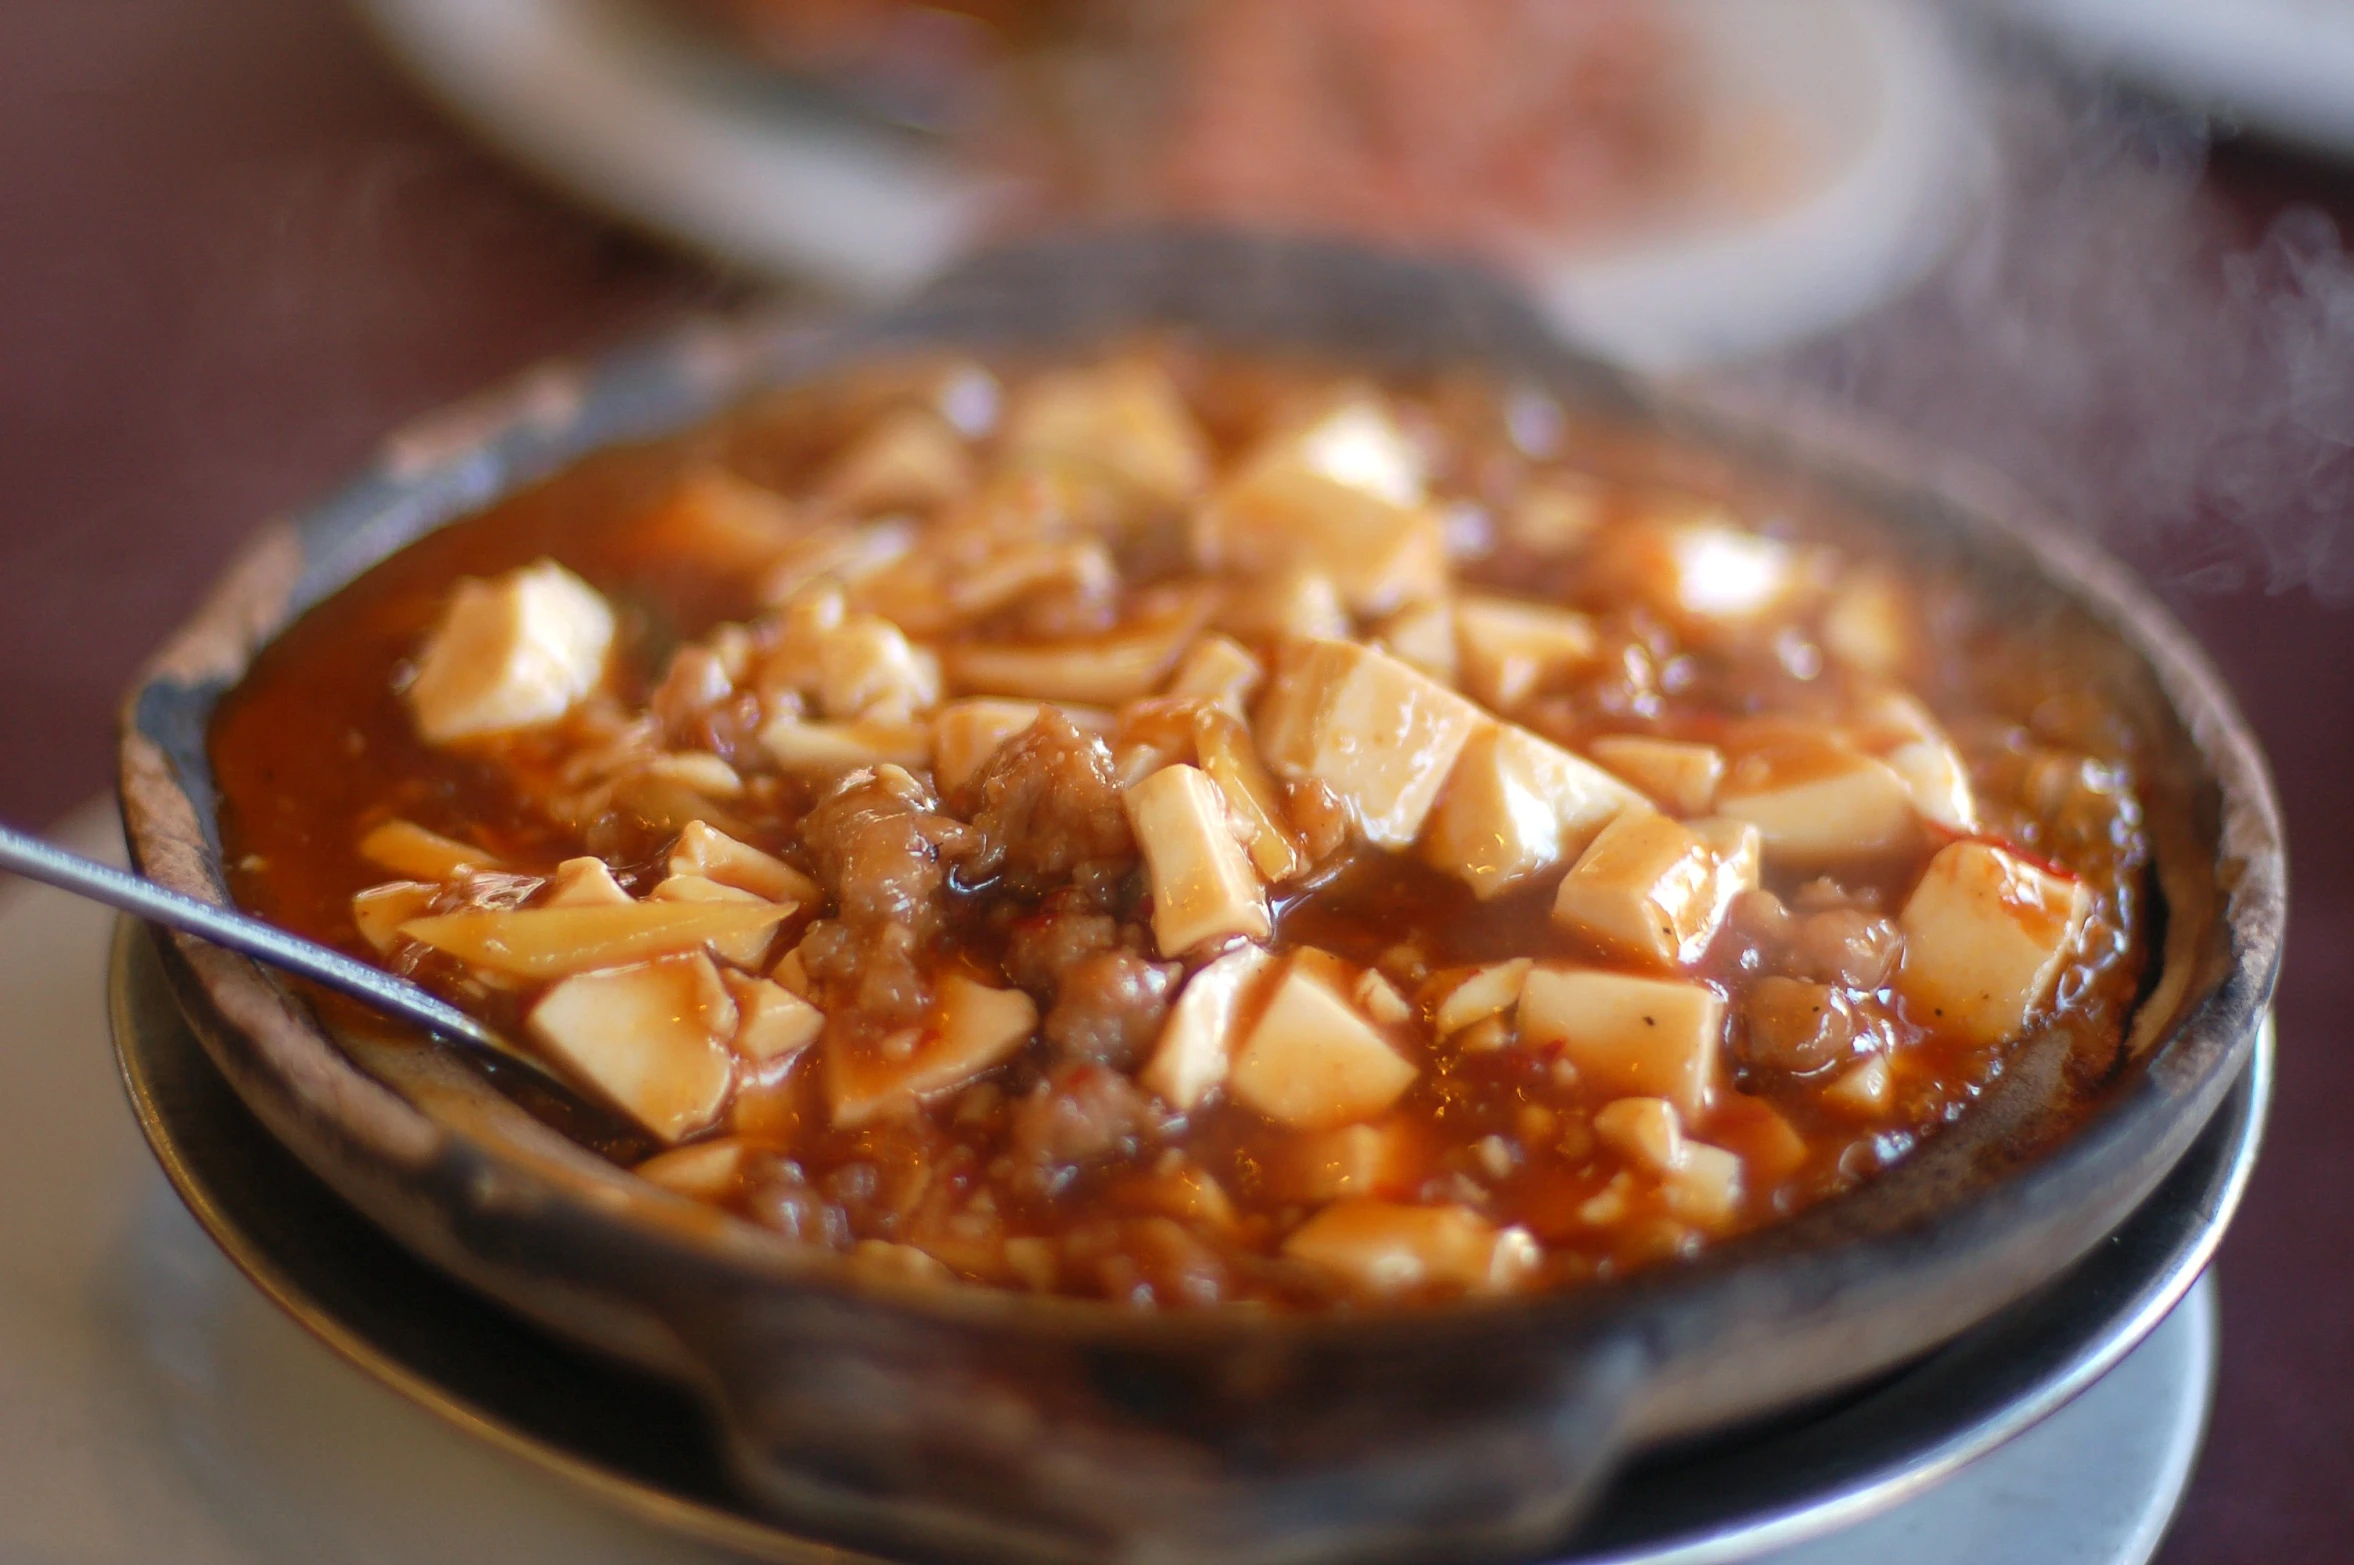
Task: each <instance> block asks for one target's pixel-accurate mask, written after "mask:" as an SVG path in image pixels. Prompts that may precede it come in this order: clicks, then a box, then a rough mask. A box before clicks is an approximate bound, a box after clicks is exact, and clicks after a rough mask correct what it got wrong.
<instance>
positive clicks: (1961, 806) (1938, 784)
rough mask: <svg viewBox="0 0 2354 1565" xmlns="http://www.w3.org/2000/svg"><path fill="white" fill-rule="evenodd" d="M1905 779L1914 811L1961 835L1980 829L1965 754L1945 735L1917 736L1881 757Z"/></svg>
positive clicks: (1931, 821) (1889, 767) (1975, 798)
mask: <svg viewBox="0 0 2354 1565" xmlns="http://www.w3.org/2000/svg"><path fill="white" fill-rule="evenodd" d="M1881 759H1882V760H1884V761H1885V762H1887V764H1888V769H1889V770H1890V771H1892V772H1894V773H1896V775H1897V777H1898V779H1899V780H1901V781H1902V782H1903V783H1904V788H1905V792H1906V793H1907V794H1908V795H1909V796H1910V797H1911V799H1912V802H1913V812H1914V813H1915V814H1917V815H1919V816H1920V817H1921V819H1923V820H1925V821H1927V822H1929V823H1930V824H1931V825H1933V826H1941V827H1943V828H1945V829H1946V830H1947V831H1950V832H1953V833H1955V834H1957V835H1959V836H1965V837H1966V836H1969V835H1970V834H1971V833H1973V832H1975V831H1977V829H1978V800H1977V797H1976V796H1975V795H1974V794H1972V793H1971V791H1970V773H1969V771H1968V769H1967V768H1966V767H1964V766H1963V765H1962V758H1961V756H1960V755H1959V754H1958V753H1956V751H1955V750H1954V747H1953V746H1952V745H1950V744H1948V743H1946V742H1945V741H1944V740H1942V739H1916V740H1914V741H1912V742H1911V743H1910V744H1900V745H1898V746H1897V747H1896V748H1895V749H1893V750H1891V751H1889V752H1888V753H1887V754H1886V755H1885V756H1883V757H1881Z"/></svg>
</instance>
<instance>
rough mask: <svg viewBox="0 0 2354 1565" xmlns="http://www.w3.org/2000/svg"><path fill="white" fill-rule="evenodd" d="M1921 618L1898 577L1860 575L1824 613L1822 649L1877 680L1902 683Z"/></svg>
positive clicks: (1841, 589)
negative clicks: (1899, 681)
mask: <svg viewBox="0 0 2354 1565" xmlns="http://www.w3.org/2000/svg"><path fill="white" fill-rule="evenodd" d="M1917 612H1918V611H1917V609H1916V608H1915V606H1914V604H1913V603H1912V601H1911V598H1910V596H1909V595H1908V594H1907V593H1906V592H1905V589H1904V587H1903V586H1902V585H1901V584H1900V583H1899V582H1898V581H1897V580H1896V579H1895V578H1894V577H1892V576H1890V575H1888V574H1886V573H1885V572H1881V571H1872V570H1867V571H1859V572H1857V573H1856V574H1855V575H1853V576H1851V577H1849V578H1848V579H1847V580H1846V581H1845V582H1843V583H1842V584H1841V585H1840V587H1839V590H1838V591H1837V592H1835V593H1834V594H1833V595H1832V597H1831V606H1830V607H1829V608H1828V609H1826V610H1824V612H1823V622H1822V638H1823V645H1824V646H1825V647H1828V648H1829V649H1830V651H1831V655H1832V656H1833V657H1835V658H1837V659H1839V660H1840V661H1841V662H1842V663H1845V664H1847V665H1848V666H1849V667H1851V668H1855V669H1859V670H1861V671H1862V672H1864V673H1866V674H1869V675H1871V676H1873V677H1874V678H1876V679H1897V678H1901V677H1902V676H1903V675H1904V673H1905V671H1906V670H1907V669H1908V668H1910V667H1911V666H1912V662H1913V653H1914V647H1915V643H1914V640H1913V625H1914V622H1915V618H1916V615H1917Z"/></svg>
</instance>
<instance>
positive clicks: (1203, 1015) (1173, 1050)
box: [1136, 946, 1273, 1114]
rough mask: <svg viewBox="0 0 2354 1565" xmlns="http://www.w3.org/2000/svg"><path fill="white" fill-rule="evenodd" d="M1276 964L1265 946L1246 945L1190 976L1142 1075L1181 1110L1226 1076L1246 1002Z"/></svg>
mask: <svg viewBox="0 0 2354 1565" xmlns="http://www.w3.org/2000/svg"><path fill="white" fill-rule="evenodd" d="M1272 964H1273V958H1271V957H1269V956H1268V955H1267V953H1266V952H1265V951H1263V950H1261V949H1260V948H1259V947H1257V946H1245V947H1243V948H1242V949H1241V950H1239V951H1229V952H1227V953H1226V954H1225V955H1224V956H1222V957H1220V958H1218V960H1216V961H1215V962H1212V963H1210V965H1209V966H1207V967H1205V968H1203V969H1202V970H1201V971H1200V972H1198V973H1195V974H1194V975H1193V976H1192V977H1191V978H1189V979H1187V980H1186V981H1185V987H1184V988H1183V989H1182V990H1180V991H1179V992H1178V995H1177V1000H1176V1003H1175V1004H1173V1005H1171V1006H1170V1007H1169V1019H1168V1021H1167V1022H1165V1023H1163V1024H1162V1027H1161V1036H1160V1039H1159V1041H1158V1042H1156V1043H1155V1044H1154V1045H1153V1051H1152V1058H1150V1059H1149V1060H1147V1061H1145V1064H1144V1069H1143V1070H1141V1071H1139V1072H1138V1073H1137V1077H1136V1079H1137V1080H1138V1081H1140V1082H1142V1083H1143V1084H1144V1086H1145V1087H1146V1089H1147V1090H1149V1091H1150V1092H1152V1093H1153V1094H1154V1095H1155V1096H1156V1097H1158V1098H1159V1099H1160V1100H1161V1101H1162V1102H1163V1103H1166V1104H1168V1105H1169V1107H1171V1108H1173V1109H1175V1110H1176V1111H1177V1112H1178V1113H1180V1114H1186V1113H1191V1112H1192V1111H1193V1110H1194V1109H1195V1108H1196V1107H1198V1106H1199V1105H1200V1103H1201V1101H1202V1100H1203V1099H1204V1098H1206V1097H1208V1096H1209V1095H1210V1093H1211V1092H1212V1091H1214V1090H1215V1089H1216V1088H1217V1087H1218V1086H1219V1085H1220V1084H1221V1083H1223V1082H1224V1081H1225V1080H1226V1069H1227V1065H1228V1063H1229V1061H1230V1060H1231V1059H1232V1057H1233V1054H1234V1043H1235V1033H1236V1030H1237V1029H1238V1028H1239V1027H1240V1026H1241V1023H1242V1016H1243V1011H1244V1008H1245V1006H1246V1005H1247V1004H1248V1002H1249V1000H1250V999H1251V998H1252V996H1253V994H1254V993H1255V992H1256V990H1257V987H1258V982H1259V980H1260V979H1261V978H1262V977H1263V976H1265V974H1266V973H1267V971H1268V970H1269V968H1270V967H1271V966H1272Z"/></svg>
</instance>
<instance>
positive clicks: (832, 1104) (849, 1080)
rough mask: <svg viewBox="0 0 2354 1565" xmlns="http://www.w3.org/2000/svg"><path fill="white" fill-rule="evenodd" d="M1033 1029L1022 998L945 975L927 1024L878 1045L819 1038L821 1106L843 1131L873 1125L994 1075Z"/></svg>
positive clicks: (1030, 1009) (1034, 1011) (1028, 1003)
mask: <svg viewBox="0 0 2354 1565" xmlns="http://www.w3.org/2000/svg"><path fill="white" fill-rule="evenodd" d="M1037 1030H1038V1007H1037V1005H1036V1003H1035V1002H1033V1001H1032V1000H1031V998H1030V997H1029V996H1028V995H1026V994H1024V993H1022V992H1021V991H1020V990H1019V989H993V988H991V987H990V986H989V985H987V984H983V983H979V982H976V981H975V980H973V979H970V978H967V977H965V976H964V975H962V974H961V973H952V974H950V975H949V976H948V977H946V978H943V979H942V980H941V981H940V990H939V999H938V1002H937V1004H936V1005H935V1006H934V1008H933V1013H932V1019H931V1024H930V1025H929V1026H928V1027H925V1028H922V1029H920V1030H919V1029H915V1028H910V1029H908V1030H907V1031H906V1032H904V1033H894V1034H892V1035H891V1036H890V1037H887V1038H883V1039H880V1040H864V1039H862V1040H859V1041H857V1042H855V1043H852V1042H849V1041H846V1040H843V1039H839V1038H829V1039H827V1040H826V1042H825V1045H824V1058H825V1094H826V1105H827V1108H828V1110H829V1111H830V1112H831V1114H832V1116H833V1122H834V1123H835V1124H836V1125H838V1126H840V1127H842V1128H843V1129H846V1130H855V1129H857V1128H858V1127H860V1126H861V1125H870V1124H873V1123H874V1122H875V1121H876V1120H878V1119H882V1118H885V1117H887V1116H889V1115H892V1114H896V1113H900V1112H904V1111H906V1110H908V1109H912V1108H914V1107H915V1106H917V1105H918V1104H921V1103H923V1102H925V1101H926V1100H928V1099H931V1098H935V1097H938V1096H939V1095H941V1094H942V1093H946V1092H953V1091H955V1090H956V1089H957V1088H959V1087H961V1086H963V1085H964V1084H965V1083H966V1082H969V1081H971V1080H972V1079H973V1078H975V1077H976V1076H979V1075H981V1074H983V1073H984V1072H986V1071H990V1070H994V1069H995V1068H996V1067H998V1066H999V1065H1002V1064H1004V1063H1005V1062H1006V1061H1007V1060H1009V1059H1011V1058H1013V1056H1014V1055H1016V1054H1018V1053H1019V1052H1021V1048H1022V1045H1023V1044H1025V1043H1027V1042H1029V1040H1030V1037H1031V1035H1032V1034H1034V1033H1035V1032H1037Z"/></svg>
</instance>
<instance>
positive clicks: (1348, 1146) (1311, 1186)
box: [1266, 1116, 1425, 1203]
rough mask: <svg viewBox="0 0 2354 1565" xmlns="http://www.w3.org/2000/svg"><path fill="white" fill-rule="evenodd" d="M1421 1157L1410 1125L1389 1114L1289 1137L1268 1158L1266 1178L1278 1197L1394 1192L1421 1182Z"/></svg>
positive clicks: (1302, 1198)
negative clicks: (1379, 1117) (1372, 1120)
mask: <svg viewBox="0 0 2354 1565" xmlns="http://www.w3.org/2000/svg"><path fill="white" fill-rule="evenodd" d="M1424 1161H1425V1160H1424V1157H1423V1152H1422V1148H1421V1146H1420V1143H1419V1139H1418V1138H1417V1137H1416V1135H1415V1133H1414V1129H1413V1127H1412V1126H1411V1125H1409V1124H1408V1123H1407V1122H1406V1121H1405V1120H1403V1119H1399V1118H1397V1117H1395V1116H1392V1117H1390V1118H1387V1119H1380V1120H1375V1121H1374V1122H1372V1123H1371V1124H1361V1125H1336V1126H1334V1127H1333V1128H1331V1129H1329V1130H1304V1131H1300V1132H1298V1133H1297V1134H1295V1135H1292V1136H1289V1137H1287V1138H1285V1139H1284V1140H1283V1141H1282V1142H1281V1143H1280V1144H1279V1145H1278V1146H1277V1147H1276V1149H1275V1152H1274V1155H1273V1156H1272V1157H1271V1158H1270V1159H1269V1160H1268V1164H1267V1169H1266V1178H1267V1185H1268V1189H1269V1191H1270V1192H1271V1193H1272V1194H1273V1195H1274V1196H1275V1198H1276V1199H1277V1200H1280V1201H1299V1202H1306V1203H1320V1202H1324V1201H1335V1200H1338V1199H1340V1198H1341V1197H1343V1196H1400V1195H1404V1194H1406V1193H1407V1192H1409V1191H1411V1190H1412V1189H1413V1188H1414V1186H1415V1185H1416V1184H1418V1183H1420V1182H1421V1179H1422V1173H1423V1164H1424Z"/></svg>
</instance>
